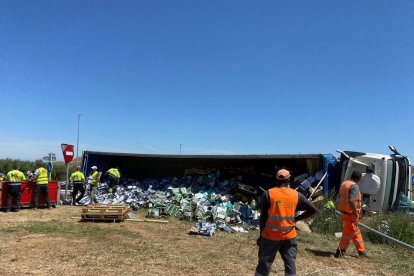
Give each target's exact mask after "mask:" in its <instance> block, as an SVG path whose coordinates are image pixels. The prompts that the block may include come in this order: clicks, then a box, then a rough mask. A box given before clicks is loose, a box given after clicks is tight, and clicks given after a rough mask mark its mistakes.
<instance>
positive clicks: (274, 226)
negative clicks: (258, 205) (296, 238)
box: [265, 224, 295, 231]
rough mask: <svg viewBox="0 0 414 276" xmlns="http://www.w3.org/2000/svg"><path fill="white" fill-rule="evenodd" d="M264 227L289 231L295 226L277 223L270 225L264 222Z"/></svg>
mask: <svg viewBox="0 0 414 276" xmlns="http://www.w3.org/2000/svg"><path fill="white" fill-rule="evenodd" d="M265 228H267V229H271V230H279V231H291V230H292V229H294V228H295V226H277V225H271V224H266V226H265Z"/></svg>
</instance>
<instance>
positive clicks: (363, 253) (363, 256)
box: [358, 251, 368, 258]
mask: <svg viewBox="0 0 414 276" xmlns="http://www.w3.org/2000/svg"><path fill="white" fill-rule="evenodd" d="M358 255H359V257H360V258H368V255H367V252H365V251H362V252H358Z"/></svg>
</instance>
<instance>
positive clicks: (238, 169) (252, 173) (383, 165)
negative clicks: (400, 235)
mask: <svg viewBox="0 0 414 276" xmlns="http://www.w3.org/2000/svg"><path fill="white" fill-rule="evenodd" d="M338 152H340V154H341V155H340V157H339V158H336V157H335V156H334V155H332V154H271V155H160V154H132V153H114V152H97V151H85V152H84V153H83V160H82V168H83V171H84V172H85V173H86V174H89V173H90V170H91V166H97V167H98V169H99V171H101V172H103V173H104V172H106V170H107V169H109V168H111V167H119V169H120V171H121V173H122V176H123V177H127V178H132V179H143V178H151V177H157V178H162V177H181V176H186V175H187V176H188V175H200V174H208V173H209V172H211V171H214V172H216V173H217V172H218V173H219V174H220V176H221V177H222V178H226V176H231V175H236V174H239V175H240V174H242V178H241V179H240V183H241V185H245V187H247V189H248V187H253V188H254V189H255V190H256V191H257V194H258V195H259V194H260V193H261V192H262V191H263V190H266V189H269V188H271V187H272V186H273V185H274V175H275V171H276V169H278V168H286V169H288V170H290V171H291V173H292V176H293V179H295V180H296V181H295V183H293V185H294V186H293V188H296V189H299V190H300V189H302V190H303V188H309V187H311V186H313V187H315V186H316V185H317V184H319V185H320V187H322V189H323V194H324V195H325V197H327V196H328V195H332V194H334V193H335V192H337V191H338V188H339V185H340V183H341V181H343V180H345V179H348V178H349V177H350V175H351V174H352V171H353V170H359V171H361V172H363V173H364V178H365V180H364V181H365V182H366V183H365V187H366V188H365V190H364V209H365V210H367V211H383V210H388V209H392V208H394V207H395V203H396V201H397V198H398V195H399V194H403V195H405V196H408V197H409V198H411V190H410V189H409V188H410V172H409V162H408V159H407V158H406V157H404V156H402V155H400V154H399V153H398V152H397V151H396V150H395V151H394V152H393V154H391V155H386V154H371V153H362V152H351V151H338ZM373 174H374V175H376V177H375V178H374V179H375V181H372V175H373ZM316 175H318V176H319V177H316V178H315V177H314V176H316ZM321 176H323V177H321Z"/></svg>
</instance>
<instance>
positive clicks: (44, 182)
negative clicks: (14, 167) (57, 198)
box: [33, 162, 52, 209]
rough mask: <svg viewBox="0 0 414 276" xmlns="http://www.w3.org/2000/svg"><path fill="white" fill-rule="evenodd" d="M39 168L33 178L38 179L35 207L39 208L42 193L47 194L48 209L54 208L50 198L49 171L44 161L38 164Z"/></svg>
mask: <svg viewBox="0 0 414 276" xmlns="http://www.w3.org/2000/svg"><path fill="white" fill-rule="evenodd" d="M36 166H37V169H36V171H35V172H34V174H33V180H34V181H36V190H35V195H34V209H37V208H38V203H39V196H40V195H41V194H42V195H44V196H45V201H46V205H47V208H48V209H52V206H51V205H50V198H49V180H48V176H47V175H48V172H47V170H46V169H45V168H43V164H42V162H38V163H37V164H36Z"/></svg>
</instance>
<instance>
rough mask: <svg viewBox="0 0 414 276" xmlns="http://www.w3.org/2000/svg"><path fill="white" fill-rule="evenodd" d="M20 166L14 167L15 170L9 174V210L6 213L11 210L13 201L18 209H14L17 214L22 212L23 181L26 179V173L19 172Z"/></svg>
mask: <svg viewBox="0 0 414 276" xmlns="http://www.w3.org/2000/svg"><path fill="white" fill-rule="evenodd" d="M19 169H20V167H19V165H17V164H16V165H14V166H13V170H11V171H9V172H8V173H7V176H6V178H7V180H8V181H9V183H8V185H7V208H6V212H9V211H10V210H11V205H12V200H13V199H14V200H15V201H16V207H15V208H14V209H13V211H15V212H19V210H20V197H21V193H22V189H21V184H22V181H24V180H25V179H26V177H25V176H24V173H22V172H21V171H19Z"/></svg>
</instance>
